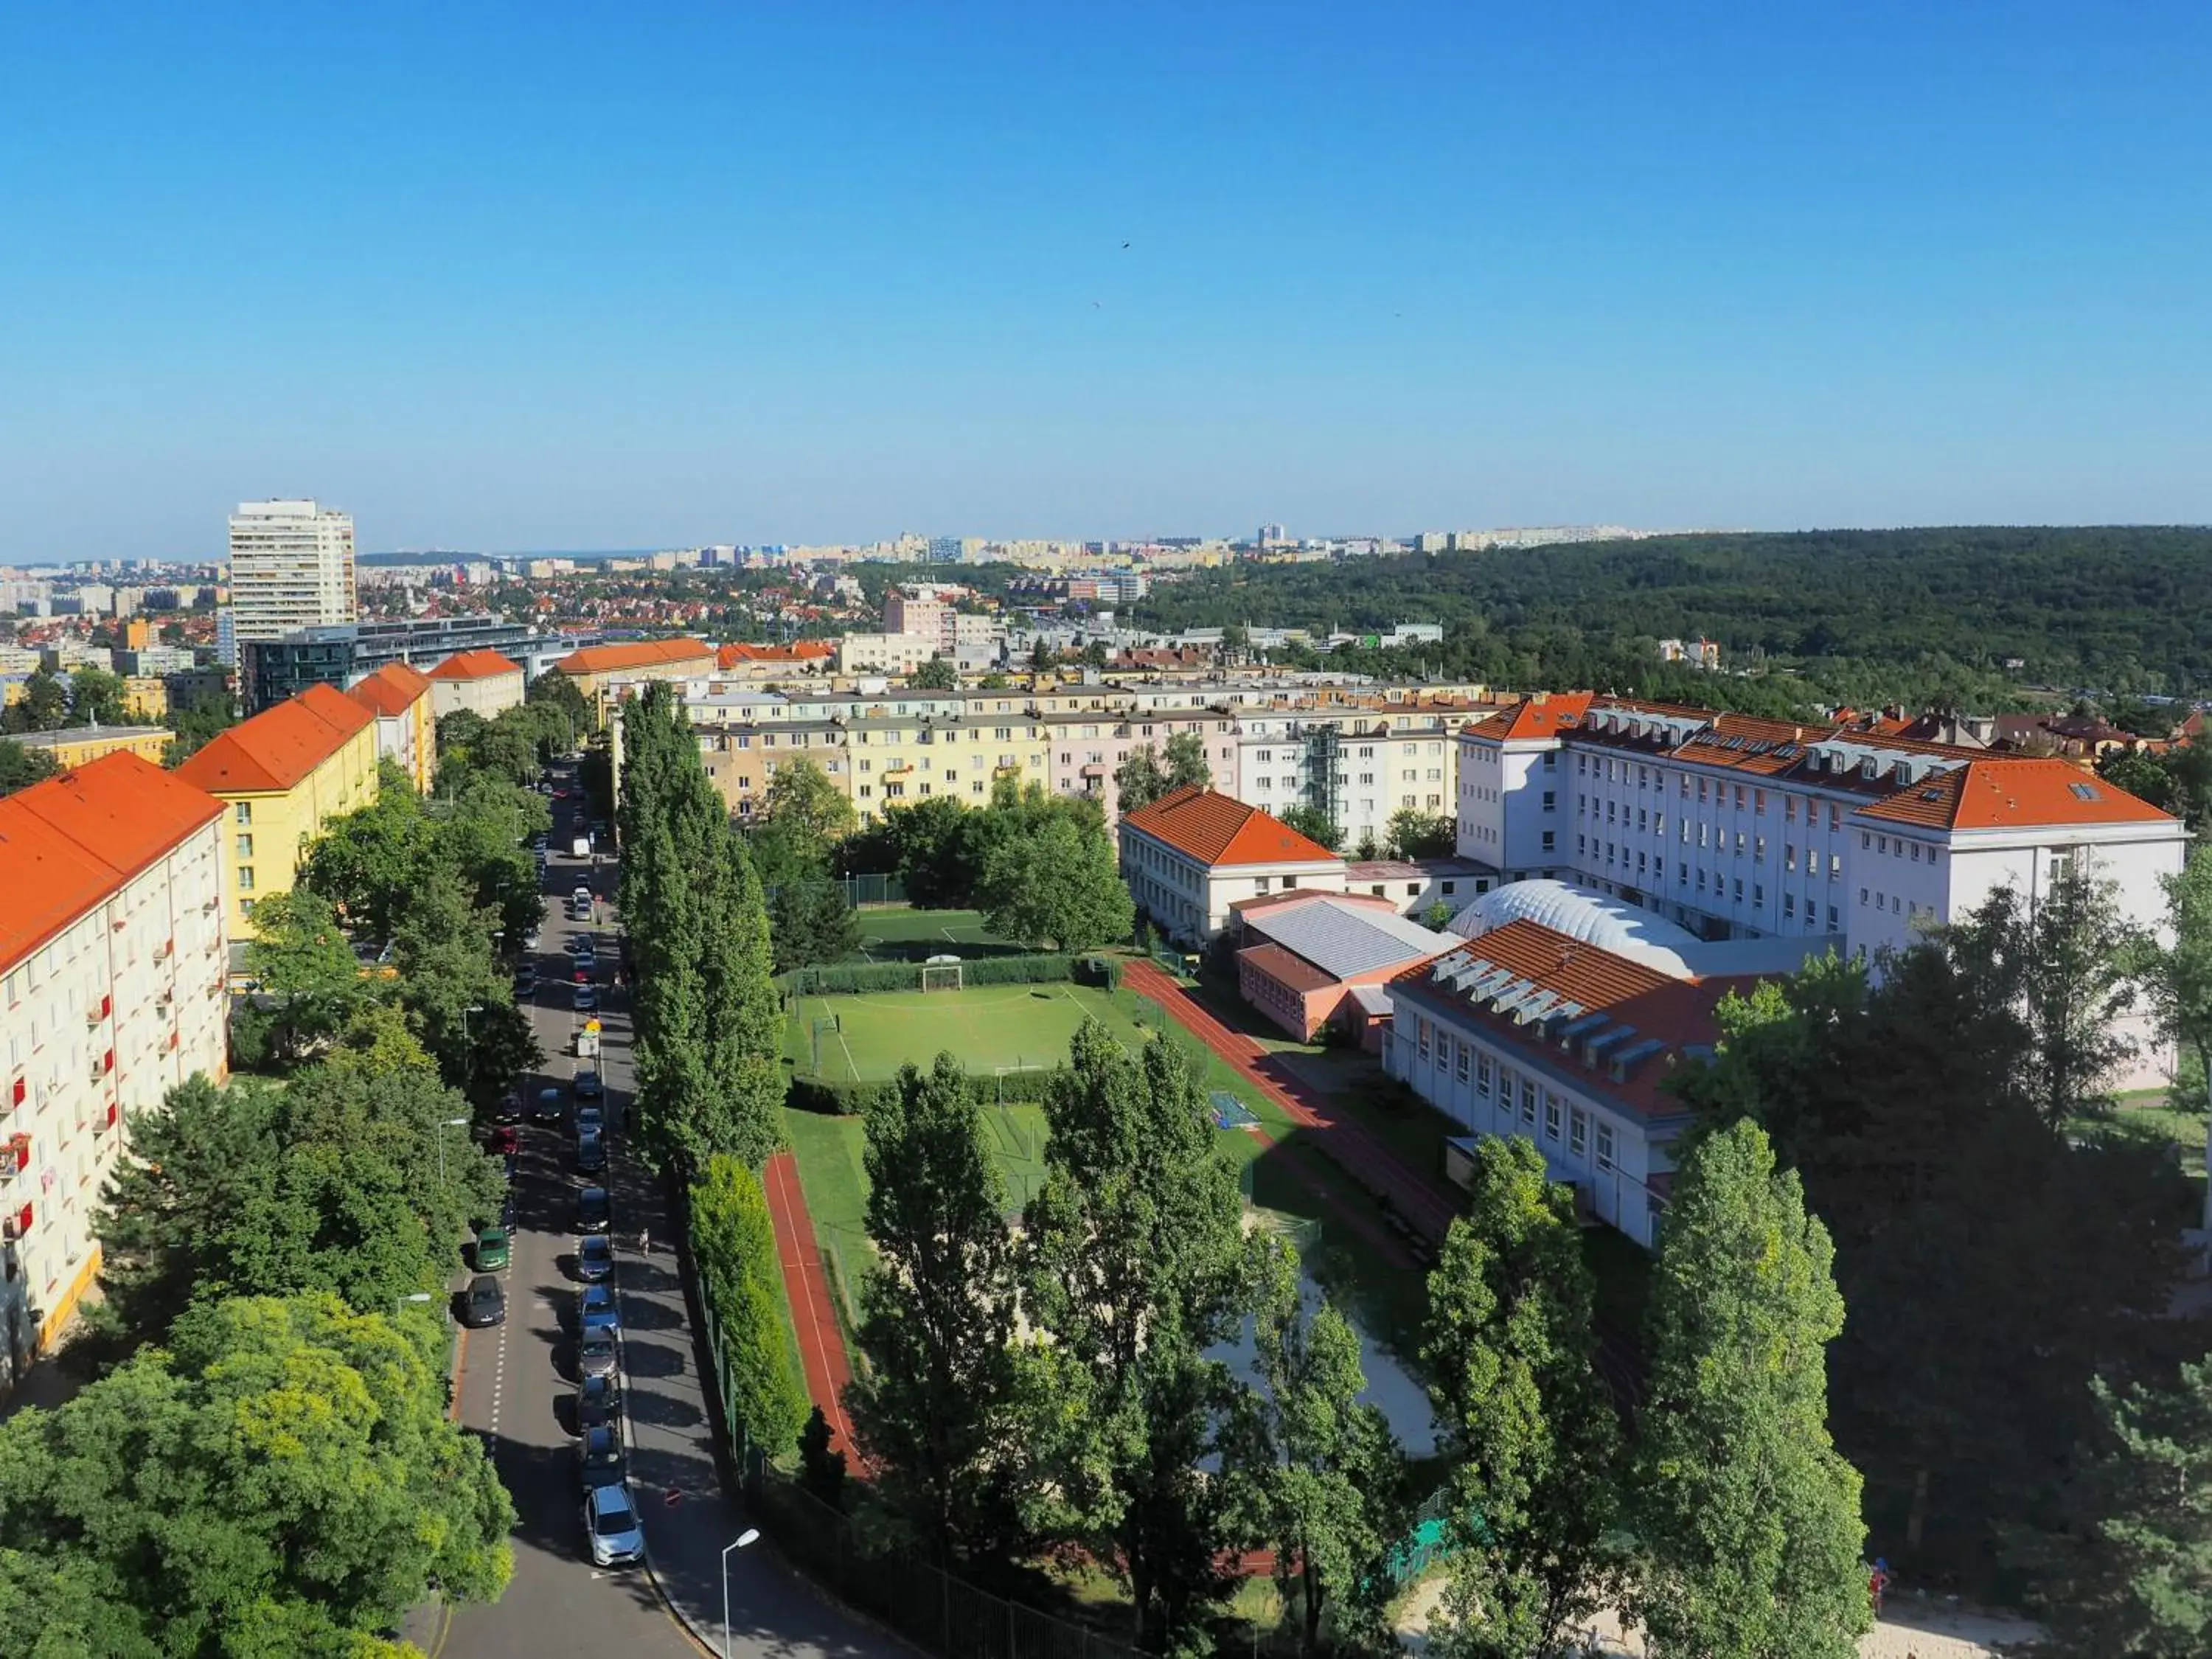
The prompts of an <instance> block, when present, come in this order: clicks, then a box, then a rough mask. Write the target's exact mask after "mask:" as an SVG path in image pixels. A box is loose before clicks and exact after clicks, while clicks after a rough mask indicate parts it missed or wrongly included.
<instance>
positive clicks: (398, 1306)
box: [392, 1291, 437, 1319]
mask: <svg viewBox="0 0 2212 1659" xmlns="http://www.w3.org/2000/svg"><path fill="white" fill-rule="evenodd" d="M436 1299H437V1298H436V1297H433V1296H432V1295H431V1294H430V1292H429V1291H408V1292H407V1294H406V1295H404V1296H395V1297H392V1317H393V1318H394V1319H397V1318H398V1317H399V1315H400V1311H401V1310H402V1309H403V1307H404V1305H405V1304H408V1303H410V1302H433V1301H435V1300H436Z"/></svg>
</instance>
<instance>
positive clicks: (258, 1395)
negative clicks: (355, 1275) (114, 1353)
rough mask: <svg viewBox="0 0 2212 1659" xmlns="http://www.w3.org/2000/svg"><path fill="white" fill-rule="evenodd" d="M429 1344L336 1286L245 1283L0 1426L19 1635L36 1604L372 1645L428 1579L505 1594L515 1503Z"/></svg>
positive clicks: (481, 1597) (197, 1633)
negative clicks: (70, 1393)
mask: <svg viewBox="0 0 2212 1659" xmlns="http://www.w3.org/2000/svg"><path fill="white" fill-rule="evenodd" d="M436 1358H437V1351H436V1348H435V1343H434V1341H433V1340H430V1339H428V1336H427V1334H425V1335H424V1336H423V1337H422V1340H418V1339H417V1337H416V1335H412V1334H406V1333H404V1332H402V1331H401V1330H399V1329H398V1328H396V1327H395V1326H394V1325H393V1324H392V1322H391V1321H389V1320H388V1319H386V1318H385V1317H384V1316H381V1315H378V1314H361V1313H356V1312H350V1311H349V1310H347V1309H346V1308H345V1307H344V1306H343V1305H342V1304H340V1303H339V1302H338V1301H337V1299H336V1298H334V1297H327V1296H302V1297H292V1298H289V1299H281V1300H280V1299H270V1298H259V1297H254V1298H243V1299H236V1300H232V1301H227V1302H222V1303H217V1304H213V1305H210V1306H209V1307H206V1308H204V1309H201V1310H197V1311H195V1312H192V1313H191V1314H188V1315H187V1316H185V1317H184V1318H183V1319H181V1320H180V1321H179V1322H178V1324H177V1327H176V1328H175V1330H174V1331H173V1334H172V1339H171V1341H170V1344H169V1346H168V1347H167V1350H160V1349H156V1350H152V1351H149V1352H146V1353H143V1354H142V1355H140V1356H139V1357H138V1358H136V1359H133V1360H132V1361H131V1363H129V1364H126V1365H125V1366H124V1367H123V1368H122V1369H120V1370H118V1371H116V1372H115V1373H114V1374H113V1375H112V1376H108V1377H106V1378H105V1379H103V1380H101V1381H100V1382H97V1383H92V1384H91V1385H89V1386H88V1388H86V1389H84V1391H83V1392H82V1393H81V1394H80V1395H77V1396H76V1398H75V1399H74V1400H72V1401H70V1402H69V1403H68V1404H67V1405H65V1406H63V1407H61V1408H60V1409H58V1410H57V1411H52V1412H46V1411H40V1410H35V1409H33V1410H27V1411H23V1412H21V1413H17V1414H16V1415H15V1417H14V1418H12V1419H9V1421H8V1422H7V1423H5V1424H4V1425H0V1563H4V1564H5V1565H4V1566H0V1582H7V1583H10V1584H11V1586H12V1587H14V1588H17V1589H27V1590H28V1591H29V1592H30V1594H29V1595H28V1597H27V1602H19V1601H17V1600H16V1599H15V1596H13V1595H9V1596H4V1597H0V1638H9V1639H7V1643H6V1645H7V1649H8V1650H9V1651H10V1652H16V1653H30V1652H35V1651H40V1648H39V1647H38V1646H36V1645H35V1644H33V1643H31V1642H27V1641H22V1640H20V1639H17V1638H20V1637H21V1635H23V1634H26V1633H27V1632H29V1630H30V1629H31V1628H32V1626H31V1624H30V1622H29V1620H39V1621H40V1623H41V1625H42V1626H43V1628H42V1629H41V1630H40V1635H39V1638H38V1639H39V1641H40V1642H47V1641H50V1640H52V1639H55V1638H58V1639H59V1640H61V1641H62V1642H64V1643H66V1642H68V1641H70V1640H75V1641H77V1642H81V1643H82V1644H83V1647H84V1648H85V1649H88V1650H92V1651H96V1652H99V1653H102V1654H112V1655H131V1654H154V1653H162V1654H183V1653H216V1652H222V1653H255V1654H260V1653H274V1652H277V1651H283V1652H287V1653H301V1654H331V1655H337V1654H340V1653H346V1654H354V1653H362V1652H374V1651H376V1642H377V1638H378V1636H379V1633H380V1632H384V1631H387V1630H390V1629H391V1628H392V1626H395V1625H396V1624H397V1623H398V1620H399V1617H400V1615H401V1614H402V1613H404V1612H405V1611H406V1610H407V1609H408V1608H409V1607H411V1606H412V1605H414V1604H415V1603H416V1601H420V1600H421V1599H422V1597H423V1595H426V1594H427V1593H428V1589H429V1587H430V1585H431V1584H432V1583H433V1582H435V1583H436V1584H437V1586H438V1587H439V1589H440V1590H441V1593H442V1594H443V1595H446V1596H447V1598H449V1599H451V1600H454V1601H493V1600H495V1599H496V1598H497V1597H498V1595H499V1594H500V1592H501V1590H502V1589H504V1588H505V1587H506V1584H507V1578H508V1577H509V1575H510V1573H511V1572H512V1571H513V1558H512V1552H511V1549H510V1547H509V1546H508V1544H507V1532H508V1530H509V1528H511V1527H512V1526H513V1523H514V1510H513V1505H512V1504H510V1503H509V1502H508V1500H507V1493H506V1492H505V1491H504V1490H503V1489H502V1488H501V1486H500V1484H499V1481H498V1479H497V1477H496V1476H495V1474H493V1472H492V1469H491V1466H490V1463H489V1461H488V1460H487V1459H486V1457H485V1455H484V1450H483V1446H482V1445H481V1444H480V1443H478V1442H477V1439H476V1438H475V1437H473V1436H471V1435H470V1434H467V1433H465V1432H464V1431H462V1430H461V1429H460V1427H459V1425H456V1424H453V1423H451V1422H449V1421H447V1416H446V1410H445V1391H444V1385H443V1378H442V1376H441V1374H440V1371H439V1369H438V1366H437V1364H436ZM26 1615H28V1617H27V1616H26ZM46 1621H52V1622H51V1623H49V1622H46ZM46 1650H47V1651H52V1652H57V1653H65V1652H69V1651H70V1650H71V1649H70V1647H69V1646H66V1645H60V1646H52V1647H50V1648H48V1649H46Z"/></svg>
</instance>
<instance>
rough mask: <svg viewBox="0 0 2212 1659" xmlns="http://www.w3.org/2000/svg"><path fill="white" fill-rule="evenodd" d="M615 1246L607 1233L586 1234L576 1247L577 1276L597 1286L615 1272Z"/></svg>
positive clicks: (588, 1283) (587, 1283)
mask: <svg viewBox="0 0 2212 1659" xmlns="http://www.w3.org/2000/svg"><path fill="white" fill-rule="evenodd" d="M614 1267H615V1252H614V1246H613V1245H612V1244H611V1243H609V1242H608V1240H607V1236H606V1235H605V1233H586V1234H585V1235H584V1237H582V1239H580V1241H579V1242H578V1243H577V1245H576V1276H577V1277H578V1278H579V1279H582V1280H583V1281H584V1282H585V1283H586V1285H596V1284H598V1283H599V1281H600V1280H601V1279H605V1277H606V1276H607V1275H608V1274H609V1273H612V1272H613V1271H614Z"/></svg>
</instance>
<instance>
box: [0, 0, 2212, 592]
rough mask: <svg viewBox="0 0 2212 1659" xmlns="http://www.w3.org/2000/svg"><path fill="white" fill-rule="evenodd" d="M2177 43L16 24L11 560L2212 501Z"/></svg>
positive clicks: (2092, 28)
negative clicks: (255, 537) (240, 78)
mask: <svg viewBox="0 0 2212 1659" xmlns="http://www.w3.org/2000/svg"><path fill="white" fill-rule="evenodd" d="M249 59H250V60H251V61H252V62H253V63H254V64H256V65H257V71H256V76H255V79H254V82H253V88H252V96H251V98H249V99H244V100H210V99H209V98H208V97H207V96H206V89H207V88H209V87H210V86H214V85H222V84H228V83H229V82H230V81H231V79H232V76H234V70H235V66H236V64H238V63H239V62H241V61H246V60H249ZM2208 64H2212V15H2207V14H2206V13H2204V12H2203V9H2201V8H2184V7H2179V6H2152V7H2147V8H2137V9H2131V10H2130V13H2129V14H2128V15H2127V16H2126V17H2125V18H2124V19H2113V18H2106V17H2097V16H2089V15H2079V14H2077V13H2075V12H2074V11H2072V10H2071V9H2067V8H2062V7H2050V6H2028V7H2015V8H2008V9H2005V10H2004V11H2003V12H2002V14H2001V15H2000V14H1997V13H1995V12H1975V11H1970V10H1954V11H1945V12H1943V13H1941V14H1934V15H1931V14H1928V13H1927V12H1926V11H1925V9H1920V8H1912V7H1907V6H1903V5H1899V4H1884V5H1876V6H1872V7H1868V8H1862V9H1857V10H1855V11H1853V12H1851V13H1850V14H1849V15H1838V14H1835V13H1834V12H1833V11H1832V9H1814V8H1799V7H1781V8H1769V9H1761V10H1760V11H1759V12H1758V13H1755V14H1752V15H1743V16H1728V17H1723V16H1720V15H1711V14H1707V13H1705V12H1703V11H1699V10H1698V9H1692V8H1688V7H1685V6H1680V5H1671V6H1665V7H1660V8H1626V7H1607V6H1596V7H1586V8H1571V9H1565V10H1563V11H1560V12H1558V13H1556V14H1547V15H1538V16H1531V15H1528V14H1526V13H1525V12H1524V11H1512V12H1508V11H1506V10H1504V9H1497V8H1486V7H1449V6H1443V5H1425V4H1413V5H1405V6H1401V7H1396V8H1392V9H1388V10H1387V11H1384V12H1383V13H1380V14H1361V15H1358V16H1356V17H1355V16H1352V15H1346V14H1343V13H1342V12H1341V11H1340V10H1325V9H1318V8H1291V9H1283V8H1268V9H1265V10H1264V11H1263V10H1261V9H1247V8H1243V7H1241V6H1236V5H1225V6H1222V7H1218V8H1207V9H1205V10H1204V11H1203V12H1202V13H1200V14H1197V15H1192V14H1188V12H1187V11H1185V10H1172V11H1170V10H1169V9H1149V8H1141V7H1140V8H1135V9H1126V10H1121V11H1117V12H1115V14H1113V15H1111V16H1109V17H1102V18H1095V19H1087V20H1085V22H1084V23H1083V25H1082V27H1080V29H1078V28H1076V27H1074V26H1073V25H1071V24H1070V23H1068V22H1067V21H1066V20H1064V19H1055V18H1054V17H1050V16H1045V15H1035V14H1033V13H1032V12H1031V11H1030V10H1029V9H1023V8H1017V7H1012V6H1006V5H987V6H979V7H977V8H975V9H966V10H963V11H961V12H960V13H958V14H957V15H953V14H943V13H938V12H936V11H934V10H933V9H929V10H917V11H913V12H904V11H902V12H894V13H890V14H887V15H879V16H878V15H870V16H862V15H860V14H851V15H846V14H842V13H836V12H829V13H822V14H808V15H768V14H763V15H754V14H745V13H724V12H719V11H717V12H713V13H708V14H698V15H694V14H669V15H659V16H655V17H653V18H649V19H643V20H640V19H628V20H624V21H623V23H622V24H621V26H620V27H619V29H616V28H611V27H609V26H608V23H607V20H606V19H605V17H604V16H603V15H601V14H599V13H596V12H588V11H585V10H582V9H566V8H562V7H559V6H556V7H554V8H551V9H546V8H537V9H531V10H529V11H527V12H524V11H521V10H520V9H515V10H512V11H509V10H506V9H499V8H486V9H481V10H477V11H472V12H471V13H470V14H468V15H465V16H462V17H439V18H435V19H429V18H424V19H420V20H410V19H409V18H406V17H398V18H385V17H380V18H378V19H376V20H375V21H373V22H372V21H366V20H362V21H356V20H349V19H345V18H341V17H331V16H324V15H313V16H288V17H287V19H286V22H285V26H284V27H283V28H282V29H278V30H271V29H270V28H268V27H265V20H264V19H262V18H261V17H260V16H259V15H258V14H257V13H256V12H254V11H253V10H252V9H249V8H244V7H238V6H231V7H223V6H217V7H213V8H205V9H196V10H194V11H193V12H191V13H190V14H178V15H173V16H163V17H147V18H143V19H138V20H137V21H135V23H134V26H133V27H132V28H131V29H130V30H128V31H125V32H122V33H117V32H114V31H112V30H109V29H107V28H106V27H103V26H102V25H100V23H98V22H97V21H94V20H90V19H88V18H85V17H83V16H82V15H76V14H71V13H69V12H67V11H62V12H49V13H46V14H41V15H37V16H34V17H32V18H28V19H27V20H25V21H24V23H23V26H22V27H21V31H20V32H19V33H18V34H17V36H16V37H15V39H14V40H13V41H12V42H11V52H10V53H9V61H8V63H7V64H5V65H0V92H4V93H5V94H6V95H7V97H8V100H9V107H10V110H11V114H12V116H13V119H12V120H11V123H10V126H9V132H8V133H7V134H5V135H0V176H4V177H6V178H7V179H8V180H9V182H8V184H7V185H6V187H5V191H4V200H5V202H6V204H7V206H8V210H9V219H10V223H11V226H12V227H13V228H15V231H16V233H17V234H16V235H15V237H14V238H11V246H13V247H14V248H15V249H16V250H19V251H18V252H14V253H9V252H0V303H5V304H6V305H7V307H8V308H9V314H10V315H11V316H12V317H14V318H15V319H17V320H18V327H17V329H16V330H15V337H14V338H12V339H11V341H10V343H9V356H8V361H9V374H8V375H7V376H6V377H5V380H6V386H7V390H5V391H0V562H9V563H20V562H31V561H37V560H45V559H52V558H71V557H86V556H190V555H191V554H193V553H196V552H204V551H206V550H210V549H211V548H212V547H214V546H215V545H216V534H217V530H216V524H215V519H216V514H217V513H219V512H220V511H221V509H222V505H223V504H225V503H228V502H232V501H240V500H246V499H251V498H254V497H258V496H263V495H272V494H280V493H283V492H287V491H297V492H299V493H301V494H314V495H319V497H321V498H323V499H325V500H330V501H338V502H342V503H343V504H344V505H345V506H346V507H347V508H348V509H349V511H351V512H353V513H355V514H356V516H357V518H358V520H359V521H360V522H361V523H362V525H363V526H367V527H368V528H367V529H366V532H365V540H364V544H363V545H364V547H365V548H367V549H370V550H385V549H402V548H410V547H427V546H432V545H441V546H450V547H455V548H461V549H471V550H474V549H483V550H521V549H538V548H545V549H560V548H576V547H586V548H592V547H611V546H627V545H639V546H684V545H691V544H698V543H700V542H702V541H708V540H727V539H731V538H733V537H742V538H744V539H749V540H754V541H763V542H799V541H816V542H831V543H835V542H852V541H859V540H867V539H872V538H875V537H877V536H880V535H883V534H886V533H889V531H888V528H887V527H888V526H906V527H914V528H916V529H920V530H921V531H922V532H924V533H934V531H935V529H937V528H939V527H955V526H975V527H987V528H988V530H989V531H990V532H991V533H993V534H995V535H1000V536H1006V537H1025V536H1067V535H1071V534H1074V533H1081V534H1085V535H1088V536H1091V537H1094V538H1095V537H1101V536H1103V537H1111V538H1132V537H1136V536H1139V535H1142V534H1145V533H1146V532H1148V531H1150V530H1152V529H1154V528H1156V527H1158V526H1164V525H1187V526H1219V527H1228V526H1236V527H1237V529H1236V530H1234V531H1231V532H1230V533H1242V531H1243V527H1245V526H1253V525H1256V524H1259V523H1261V522H1262V521H1264V520H1280V521H1282V522H1285V523H1286V524H1291V525H1293V526H1299V525H1306V526H1353V525H1372V526H1376V527H1377V528H1378V530H1381V529H1384V528H1385V527H1387V526H1400V527H1412V526H1425V525H1440V526H1450V525H1455V524H1457V525H1464V524H1530V523H1535V524H1553V523H1588V522H1606V523H1627V524H1650V525H1713V524H1722V525H1730V526H1743V527H1745V528H1751V529H1790V528H1799V527H1807V526H1837V525H1850V526H1894V525H1911V524H1959V523H2168V522H2184V523H2197V522H2203V521H2206V520H2212V479H2208V477H2207V476H2206V475H2205V473H2204V470H2203V467H2202V466H2201V465H2200V458H2201V455H2202V454H2203V451H2204V449H2205V447H2206V444H2207V441H2208V439H2212V429H2208V416H2206V414H2205V413H2204V411H2203V408H2202V404H2201V400H2200V399H2199V398H2197V395H2196V388H2197V386H2199V385H2200V384H2201V383H2202V380H2203V374H2204V370H2205V368H2207V367H2208V364H2212V322H2208V319H2207V318H2206V316H2205V314H2204V312H2203V307H2202V306H2201V304H2200V303H2199V301H2198V299H2197V295H2196V292H2195V287H2196V284H2195V277H2194V273H2195V272H2196V271H2197V270H2201V269H2202V268H2203V263H2204V256H2205V254H2206V252H2208V241H2212V233H2208V232H2207V230H2206V229H2205V228H2204V227H2203V224H2202V222H2201V220H2200V219H2199V217H2198V216H2191V215H2188V214H2186V213H2180V212H2177V211H2175V205H2176V202H2177V200H2178V199H2179V198H2180V197H2182V196H2183V195H2184V194H2185V181H2186V180H2188V179H2191V178H2193V177H2195V176H2197V174H2198V173H2201V171H2202V163H2203V160H2204V159H2205V158H2206V155H2207V154H2208V153H2212V114H2208V113H2207V112H2205V110H2204V109H2203V104H2202V100H2199V99H2197V97H2196V96H2195V90H2196V88H2197V86H2198V85H2200V84H2201V82H2202V79H2203V73H2204V70H2205V69H2206V68H2207V67H2208ZM273 132H282V133H283V134H284V138H283V143H272V142H270V134H271V133H273ZM33 249H35V250H36V251H37V252H36V257H35V258H33V257H31V256H30V254H29V253H28V252H27V251H28V250H33Z"/></svg>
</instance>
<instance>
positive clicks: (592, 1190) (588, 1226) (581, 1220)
mask: <svg viewBox="0 0 2212 1659" xmlns="http://www.w3.org/2000/svg"><path fill="white" fill-rule="evenodd" d="M609 1213H610V1205H609V1201H608V1199H607V1189H606V1188H604V1187H586V1188H584V1190H583V1191H581V1192H580V1193H578V1194H576V1231H578V1232H583V1233H603V1232H605V1231H606V1230H607V1219H608V1215H609Z"/></svg>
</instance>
